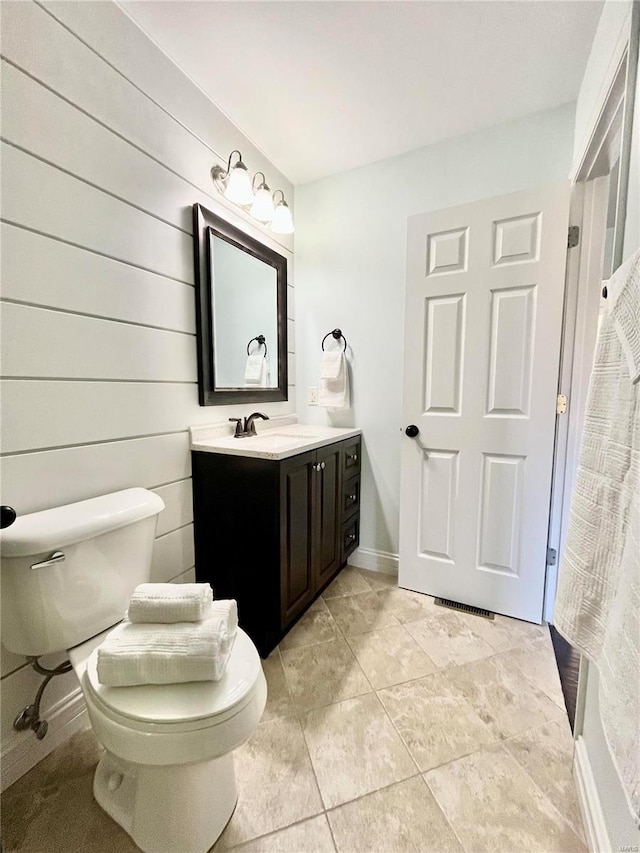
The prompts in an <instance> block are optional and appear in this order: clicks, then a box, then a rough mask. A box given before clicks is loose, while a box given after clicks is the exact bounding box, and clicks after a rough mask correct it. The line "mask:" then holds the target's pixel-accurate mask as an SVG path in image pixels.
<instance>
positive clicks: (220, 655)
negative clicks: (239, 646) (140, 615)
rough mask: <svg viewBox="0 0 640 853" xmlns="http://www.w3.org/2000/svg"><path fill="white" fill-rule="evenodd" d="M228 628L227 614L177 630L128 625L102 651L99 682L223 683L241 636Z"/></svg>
mask: <svg viewBox="0 0 640 853" xmlns="http://www.w3.org/2000/svg"><path fill="white" fill-rule="evenodd" d="M228 628H229V623H228V619H227V618H226V616H225V615H224V614H221V613H216V614H214V615H213V616H211V617H210V618H209V619H205V620H204V621H203V622H191V623H185V622H181V623H176V624H175V625H152V624H149V623H147V624H133V623H132V622H129V621H128V620H125V621H124V622H122V623H121V624H120V625H118V627H117V628H114V630H113V631H111V633H110V634H109V635H108V636H107V638H106V640H105V641H104V642H103V643H102V645H101V646H99V647H98V680H99V681H100V683H101V684H105V685H107V686H109V687H131V686H133V685H136V684H178V683H182V682H185V681H219V680H220V679H221V678H222V676H223V675H224V671H225V668H226V666H227V662H228V660H229V655H230V654H231V649H232V648H233V642H234V640H235V636H236V632H235V630H234V631H233V632H231V633H230V632H229V630H228Z"/></svg>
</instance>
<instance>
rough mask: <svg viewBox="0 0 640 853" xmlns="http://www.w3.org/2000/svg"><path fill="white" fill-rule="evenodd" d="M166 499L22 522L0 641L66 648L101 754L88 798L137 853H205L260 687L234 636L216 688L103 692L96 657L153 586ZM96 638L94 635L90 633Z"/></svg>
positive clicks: (132, 500) (9, 557)
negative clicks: (136, 593)
mask: <svg viewBox="0 0 640 853" xmlns="http://www.w3.org/2000/svg"><path fill="white" fill-rule="evenodd" d="M163 508H164V504H163V502H162V500H161V499H160V498H159V497H158V496H157V495H155V494H153V493H152V492H148V491H146V490H145V489H127V490H125V491H123V492H118V493H115V494H112V495H104V496H102V497H99V498H92V499H90V500H88V501H81V502H79V503H76V504H70V505H68V506H65V507H58V508H56V509H52V510H45V511H43V512H39V513H33V514H32V515H27V516H22V517H20V518H18V519H17V520H16V522H15V523H14V525H13V526H12V527H10V528H7V529H6V530H4V531H3V532H2V537H1V539H0V542H1V545H2V585H3V596H2V617H3V618H2V639H3V642H4V643H5V645H6V646H7V648H9V649H10V650H11V651H14V652H16V653H17V654H23V655H32V656H40V655H43V654H48V653H50V652H54V651H61V650H62V649H64V648H67V649H68V655H69V659H70V661H71V663H72V665H73V668H74V670H75V672H76V675H77V676H78V680H79V682H80V685H81V688H82V692H83V694H84V699H85V702H86V705H87V709H88V712H89V719H90V720H91V725H92V728H93V730H94V732H95V735H96V737H97V739H98V741H99V742H100V743H101V744H102V745H103V746H104V747H105V753H104V754H103V756H102V758H101V759H100V762H99V764H98V767H97V769H96V773H95V777H94V784H93V792H94V796H95V799H96V801H97V802H98V803H99V805H100V806H101V807H102V808H103V809H104V810H105V811H106V812H107V813H108V814H109V815H110V816H111V817H112V818H113V819H114V820H115V821H116V822H117V823H119V824H120V826H122V828H123V829H124V830H125V831H126V832H127V833H128V834H129V835H130V836H131V838H132V839H133V840H134V841H135V843H136V844H137V845H138V847H140V849H141V850H143V851H144V853H206V851H208V850H209V849H210V848H211V847H212V845H213V844H214V843H215V841H216V840H217V838H218V837H219V835H220V834H221V832H222V831H223V829H224V827H225V826H226V824H227V822H228V821H229V819H230V818H231V815H232V814H233V810H234V808H235V805H236V802H237V789H236V783H235V775H234V767H233V750H234V749H236V748H237V747H238V746H240V745H241V744H242V743H244V742H245V741H246V740H247V739H248V738H249V737H251V735H252V734H253V732H254V731H255V729H256V727H257V725H258V723H259V721H260V717H261V716H262V713H263V711H264V706H265V703H266V698H267V686H266V681H265V677H264V673H263V671H262V664H261V661H260V657H259V655H258V652H257V650H256V648H255V646H254V645H253V643H252V642H251V640H250V639H249V637H248V636H247V635H246V634H245V633H244V631H242V630H241V629H238V632H237V635H236V638H235V642H234V645H233V649H232V651H231V654H230V657H229V661H228V664H227V667H226V670H225V673H224V675H223V677H222V678H221V679H220V681H216V682H214V681H202V682H187V683H181V684H149V685H139V686H134V687H107V686H105V685H103V684H101V683H100V682H99V681H98V675H97V655H98V652H97V649H98V646H100V644H101V643H102V642H103V641H104V639H105V637H106V636H107V635H108V634H109V632H110V631H112V630H113V628H114V627H115V626H116V625H117V624H118V623H119V622H120V621H121V620H122V618H123V615H124V612H125V611H126V607H127V604H128V601H129V597H130V596H131V593H132V591H133V589H134V588H135V586H136V585H137V584H139V583H142V582H145V581H148V579H149V575H150V568H151V555H152V549H153V541H154V533H155V525H156V517H157V514H158V513H159V512H160V511H161V510H162V509H163ZM96 630H98V631H100V632H101V633H99V634H96V635H95V636H94V634H95V631H96Z"/></svg>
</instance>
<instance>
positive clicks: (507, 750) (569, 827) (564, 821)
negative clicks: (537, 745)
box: [501, 729, 584, 843]
mask: <svg viewBox="0 0 640 853" xmlns="http://www.w3.org/2000/svg"><path fill="white" fill-rule="evenodd" d="M528 731H534V729H529V730H528ZM501 746H502V749H503V751H504V752H506V754H507V755H508V756H509V757H510V758H512V759H513V761H515V762H516V764H517V765H518V767H520V768H521V770H523V772H524V774H525V775H526V776H527V777H528V778H529V779H530V780H531V782H532V783H533V786H534V788H536V790H537V791H538V793H539V794H540V795H541V796H542V798H543V799H544V800H546V801H547V802H548V803H549V805H550V806H551V808H552V810H553V811H554V812H555V813H556V814H557V815H558V817H559V818H560V820H561V822H562V823H563V824H564V825H565V826H566V827H567V828H568V829H570V830H571V832H572V833H573V834H574V835H575V837H576V838H577V839H578V841H580V843H582V839H581V838H580V836H579V835H578V833H577V832H576V831H575V829H574V828H573V826H571V824H570V823H569V821H568V820H567V819H566V818H565V816H564V815H563V814H562V812H560V811H559V810H558V809H557V808H556V807H555V804H554V802H553V800H552V799H551V797H550V796H549V795H548V794H547V793H546V792H545V791H543V790H542V788H541V787H540V785H538V783H537V782H536V780H535V779H534V778H533V776H532V775H531V773H529V771H528V770H527V768H526V767H525V766H524V764H522V762H521V761H518V759H517V758H516V756H515V755H513V753H512V752H511V750H510V749H509V748H508V747H507V746H506V744H505V743H504V742H503V743H502V744H501ZM572 779H573V776H572ZM580 817H581V818H582V813H581V812H580ZM583 830H584V827H583Z"/></svg>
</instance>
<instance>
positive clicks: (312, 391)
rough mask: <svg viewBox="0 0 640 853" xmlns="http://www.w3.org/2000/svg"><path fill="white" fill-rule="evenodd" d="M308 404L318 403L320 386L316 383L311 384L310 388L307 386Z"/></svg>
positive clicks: (314, 404) (315, 404)
mask: <svg viewBox="0 0 640 853" xmlns="http://www.w3.org/2000/svg"><path fill="white" fill-rule="evenodd" d="M307 405H308V406H317V405H318V388H317V387H316V386H315V385H311V386H309V388H307Z"/></svg>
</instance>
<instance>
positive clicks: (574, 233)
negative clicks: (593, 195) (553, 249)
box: [567, 225, 580, 249]
mask: <svg viewBox="0 0 640 853" xmlns="http://www.w3.org/2000/svg"><path fill="white" fill-rule="evenodd" d="M579 242H580V226H579V225H570V226H569V234H568V237H567V249H573V248H574V246H577V245H578V243H579Z"/></svg>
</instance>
